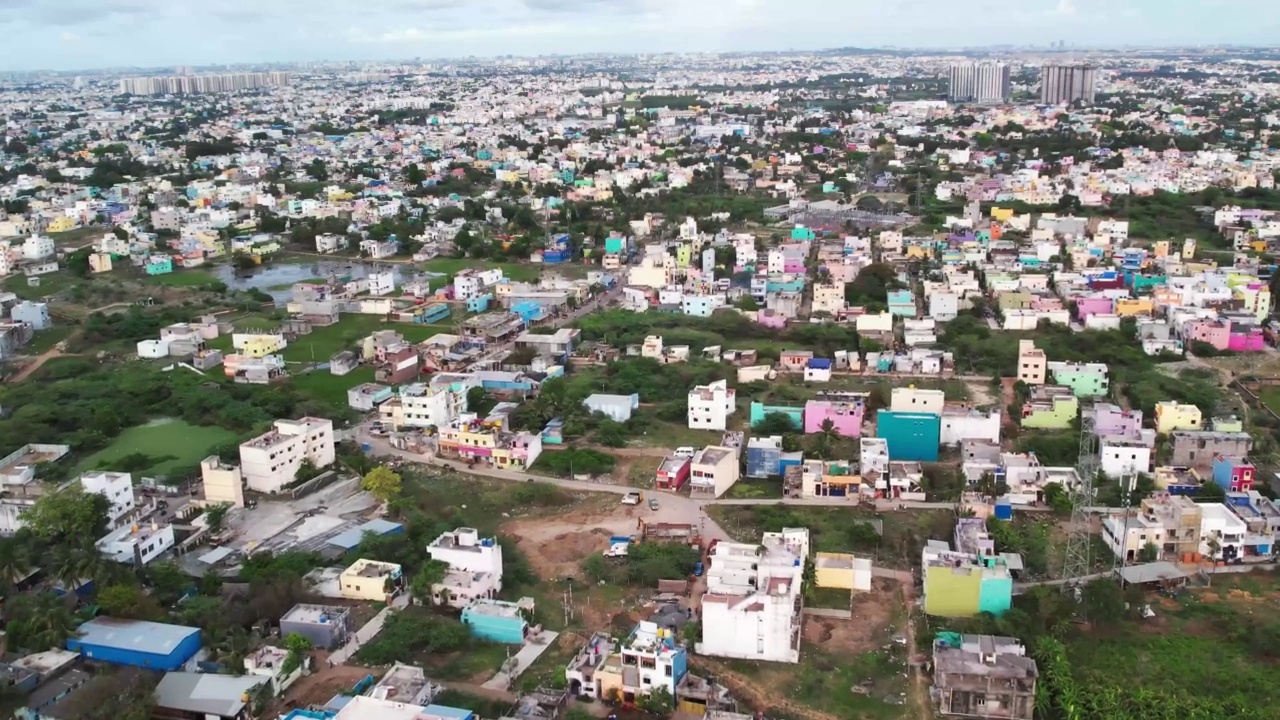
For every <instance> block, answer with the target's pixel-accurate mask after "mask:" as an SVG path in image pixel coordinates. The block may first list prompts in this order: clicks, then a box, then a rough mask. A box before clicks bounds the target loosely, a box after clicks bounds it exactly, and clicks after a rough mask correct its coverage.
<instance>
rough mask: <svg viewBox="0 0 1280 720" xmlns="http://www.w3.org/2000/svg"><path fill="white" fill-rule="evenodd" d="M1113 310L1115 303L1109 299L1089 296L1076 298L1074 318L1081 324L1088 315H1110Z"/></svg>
mask: <svg viewBox="0 0 1280 720" xmlns="http://www.w3.org/2000/svg"><path fill="white" fill-rule="evenodd" d="M1114 308H1115V303H1113V302H1112V301H1111V298H1109V297H1101V296H1097V295H1095V296H1091V297H1082V298H1076V317H1077V318H1079V319H1080V321H1081V322H1083V321H1084V320H1086V319H1087V318H1088V317H1089V316H1090V315H1110V314H1111V313H1112V310H1113V309H1114Z"/></svg>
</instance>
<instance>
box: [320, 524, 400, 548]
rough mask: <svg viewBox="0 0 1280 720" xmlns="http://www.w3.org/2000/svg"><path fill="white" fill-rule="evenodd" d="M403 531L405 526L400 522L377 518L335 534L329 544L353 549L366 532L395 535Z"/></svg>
mask: <svg viewBox="0 0 1280 720" xmlns="http://www.w3.org/2000/svg"><path fill="white" fill-rule="evenodd" d="M402 532H404V526H403V525H401V524H400V523H398V522H391V521H390V520H382V519H380V518H375V519H373V520H370V521H369V522H367V523H364V524H362V525H357V526H356V527H353V528H351V529H350V530H347V531H346V532H341V533H338V534H337V535H334V536H333V537H331V538H329V542H328V544H329V545H332V546H334V547H337V548H341V549H342V550H344V551H345V550H352V549H354V548H355V547H356V546H357V545H359V544H360V541H361V540H364V534H365V533H373V534H374V535H395V534H396V533H402Z"/></svg>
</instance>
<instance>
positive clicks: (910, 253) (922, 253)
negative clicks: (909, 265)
mask: <svg viewBox="0 0 1280 720" xmlns="http://www.w3.org/2000/svg"><path fill="white" fill-rule="evenodd" d="M906 251H907V259H908V260H909V259H911V258H919V259H921V260H925V259H927V258H928V257H929V250H928V248H926V247H925V246H923V245H908V246H907V247H906Z"/></svg>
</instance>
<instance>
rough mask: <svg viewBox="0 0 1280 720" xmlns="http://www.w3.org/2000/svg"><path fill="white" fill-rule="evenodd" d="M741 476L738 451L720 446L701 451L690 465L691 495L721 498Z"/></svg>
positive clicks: (695, 455)
mask: <svg viewBox="0 0 1280 720" xmlns="http://www.w3.org/2000/svg"><path fill="white" fill-rule="evenodd" d="M740 476H741V468H740V467H739V464H738V453H737V451H735V450H733V449H731V448H727V447H719V446H715V445H712V446H708V447H705V448H703V449H701V450H699V451H698V452H697V453H696V454H694V456H693V460H692V461H691V462H690V463H689V488H690V493H691V494H693V495H695V496H702V497H717V498H718V497H721V496H722V495H724V494H725V493H726V492H728V491H729V488H731V487H733V485H734V483H736V482H738V478H739V477H740Z"/></svg>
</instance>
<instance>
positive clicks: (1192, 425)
mask: <svg viewBox="0 0 1280 720" xmlns="http://www.w3.org/2000/svg"><path fill="white" fill-rule="evenodd" d="M1203 424H1204V415H1203V413H1201V412H1200V408H1198V407H1196V406H1195V405H1183V404H1181V403H1179V402H1178V401H1176V400H1166V401H1164V402H1158V403H1156V432H1157V433H1158V434H1160V435H1168V434H1169V433H1171V432H1173V431H1174V430H1200V429H1201V428H1202V427H1203Z"/></svg>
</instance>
